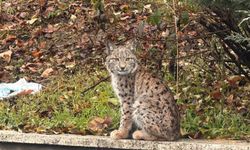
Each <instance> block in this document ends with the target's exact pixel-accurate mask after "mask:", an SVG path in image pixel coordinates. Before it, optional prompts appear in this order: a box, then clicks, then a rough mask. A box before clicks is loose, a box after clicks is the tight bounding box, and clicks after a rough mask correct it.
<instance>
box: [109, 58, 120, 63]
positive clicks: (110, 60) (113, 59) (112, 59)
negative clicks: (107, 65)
mask: <svg viewBox="0 0 250 150" xmlns="http://www.w3.org/2000/svg"><path fill="white" fill-rule="evenodd" d="M115 61H119V59H118V58H110V59H109V62H115Z"/></svg>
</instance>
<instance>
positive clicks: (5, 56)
mask: <svg viewBox="0 0 250 150" xmlns="http://www.w3.org/2000/svg"><path fill="white" fill-rule="evenodd" d="M11 55H12V51H11V50H8V51H6V52H3V53H0V58H3V59H4V61H6V62H10V60H11Z"/></svg>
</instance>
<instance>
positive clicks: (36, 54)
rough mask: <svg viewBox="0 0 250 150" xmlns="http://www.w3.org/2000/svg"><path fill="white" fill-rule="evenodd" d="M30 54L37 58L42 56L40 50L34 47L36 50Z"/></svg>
mask: <svg viewBox="0 0 250 150" xmlns="http://www.w3.org/2000/svg"><path fill="white" fill-rule="evenodd" d="M32 56H33V57H36V58H39V57H41V56H42V52H41V51H40V50H39V49H36V50H34V51H32Z"/></svg>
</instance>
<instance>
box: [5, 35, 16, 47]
mask: <svg viewBox="0 0 250 150" xmlns="http://www.w3.org/2000/svg"><path fill="white" fill-rule="evenodd" d="M15 39H16V36H15V35H8V36H7V37H6V39H5V40H3V45H5V44H6V43H8V42H12V41H15Z"/></svg>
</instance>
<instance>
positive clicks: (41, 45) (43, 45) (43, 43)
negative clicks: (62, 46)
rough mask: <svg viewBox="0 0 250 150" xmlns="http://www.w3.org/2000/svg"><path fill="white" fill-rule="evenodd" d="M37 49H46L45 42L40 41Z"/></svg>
mask: <svg viewBox="0 0 250 150" xmlns="http://www.w3.org/2000/svg"><path fill="white" fill-rule="evenodd" d="M39 48H40V49H45V48H46V41H42V42H41V43H39Z"/></svg>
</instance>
